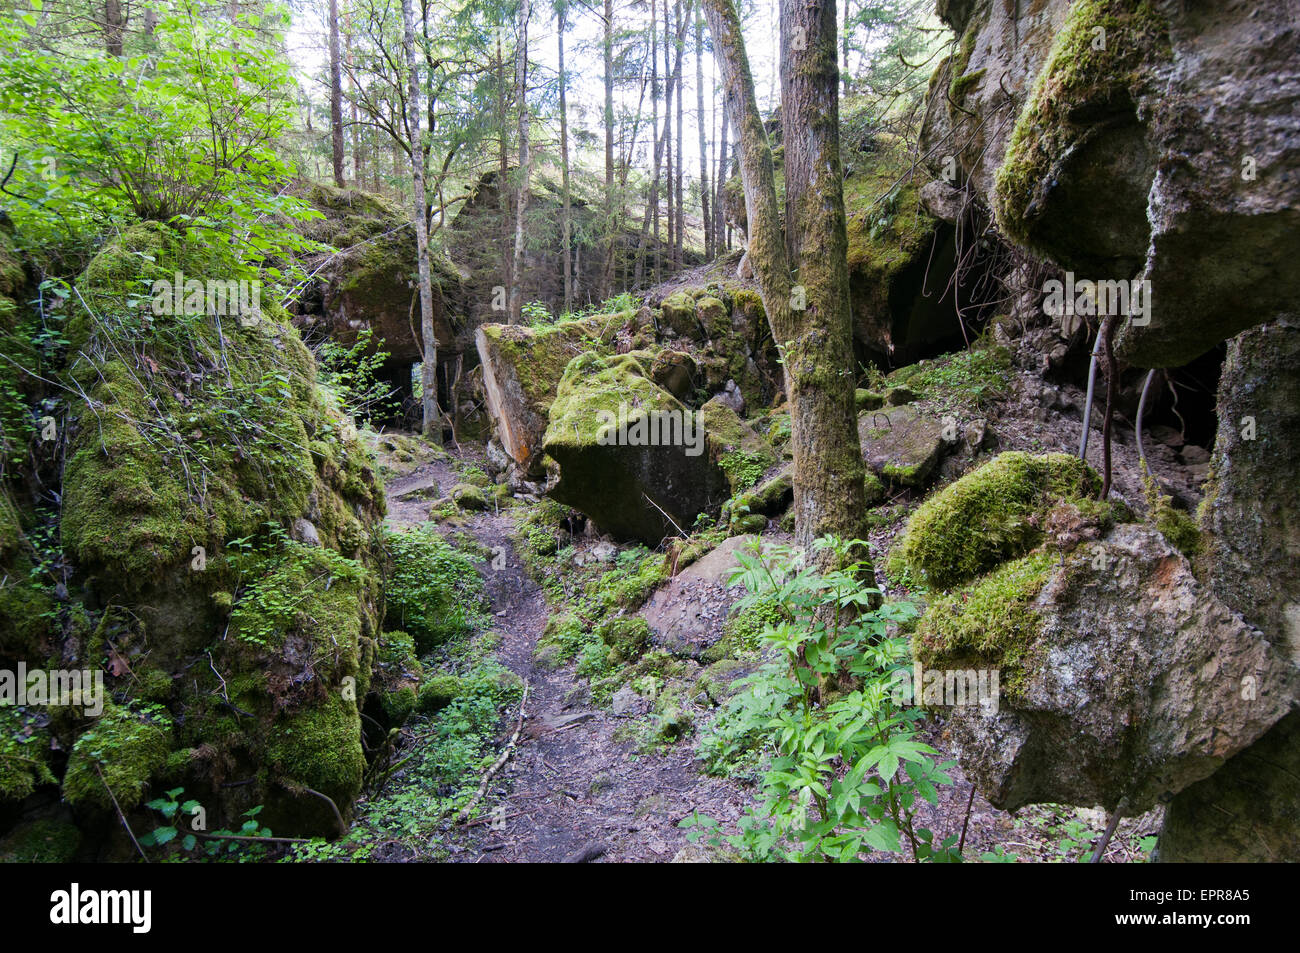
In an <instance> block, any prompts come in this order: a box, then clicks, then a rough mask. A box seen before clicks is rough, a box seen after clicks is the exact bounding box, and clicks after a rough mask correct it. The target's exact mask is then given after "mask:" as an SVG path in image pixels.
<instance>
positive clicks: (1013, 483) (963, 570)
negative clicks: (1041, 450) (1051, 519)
mask: <svg viewBox="0 0 1300 953" xmlns="http://www.w3.org/2000/svg"><path fill="white" fill-rule="evenodd" d="M1099 489H1100V481H1099V479H1098V477H1097V475H1096V473H1095V472H1094V471H1093V470H1092V468H1091V467H1089V466H1088V465H1087V464H1085V463H1083V462H1081V461H1080V460H1079V459H1078V458H1076V457H1073V456H1070V455H1068V454H1064V453H1052V454H1047V455H1045V456H1034V455H1032V454H1028V453H1023V452H1019V451H1013V452H1009V453H1004V454H1001V455H999V456H998V457H997V458H995V459H994V460H992V461H990V462H989V463H986V464H985V465H984V466H982V467H980V468H979V469H977V470H974V471H972V472H971V473H968V474H966V475H965V476H963V477H962V478H961V479H959V480H957V481H956V482H954V483H952V484H951V485H949V486H948V487H946V488H944V489H943V490H942V491H940V492H939V493H936V494H935V495H934V496H932V497H930V499H928V500H926V501H925V502H924V503H922V504H921V506H920V507H919V508H918V509H917V511H916V512H915V513H913V514H912V517H911V519H909V520H908V523H907V527H906V530H905V531H904V536H903V538H902V540H901V541H900V542H899V543H898V544H897V545H896V546H895V548H894V551H893V553H892V554H891V556H890V569H891V574H892V573H900V572H901V571H902V569H903V568H904V567H905V568H906V569H909V570H911V571H912V572H913V573H916V574H919V576H920V578H922V579H924V580H925V581H926V582H928V583H929V584H930V585H933V586H938V587H940V588H947V587H949V586H953V585H956V584H958V583H961V582H964V581H966V580H968V579H971V578H972V577H974V576H976V575H979V574H980V573H982V572H985V571H986V570H988V569H991V568H992V567H994V566H996V565H997V564H998V563H1001V562H1003V561H1005V560H1007V559H1011V558H1014V557H1016V556H1020V555H1022V554H1024V553H1026V552H1028V551H1029V550H1030V549H1033V548H1034V547H1035V546H1037V545H1038V544H1039V543H1040V542H1041V541H1042V539H1043V531H1042V522H1043V519H1044V518H1045V516H1046V514H1047V512H1048V511H1049V510H1051V509H1052V507H1053V506H1055V505H1056V504H1058V503H1061V502H1077V501H1086V500H1087V498H1088V497H1089V496H1092V495H1095V494H1096V493H1097V492H1098V490H1099Z"/></svg>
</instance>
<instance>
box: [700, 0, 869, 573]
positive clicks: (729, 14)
mask: <svg viewBox="0 0 1300 953" xmlns="http://www.w3.org/2000/svg"><path fill="white" fill-rule="evenodd" d="M796 6H797V3H791V2H789V0H783V14H786V13H789V14H790V15H791V19H790V20H789V21H788V22H787V29H786V30H785V31H783V32H784V33H785V36H786V38H785V39H784V40H783V41H782V46H783V60H782V61H783V63H785V64H786V69H787V71H788V72H789V73H790V74H791V75H790V76H789V77H788V78H787V81H786V82H784V83H783V84H782V85H783V97H784V98H785V100H786V104H785V107H784V117H783V121H784V123H785V128H786V129H787V130H796V129H797V130H799V137H800V142H799V144H798V145H797V147H796V149H795V150H794V151H795V152H796V153H797V158H795V159H794V161H793V163H792V161H791V141H792V139H794V138H795V137H793V136H791V135H790V134H789V133H787V135H786V190H787V193H793V194H794V195H795V196H796V199H795V203H794V204H793V205H792V209H793V212H794V214H793V215H792V218H791V221H790V226H791V230H792V231H797V232H798V233H799V234H798V235H797V236H796V241H795V243H794V247H795V249H796V251H797V254H798V256H799V257H798V259H797V260H798V262H799V263H800V264H801V265H802V266H803V270H802V272H801V279H802V282H803V295H802V297H803V299H804V301H803V303H805V304H806V305H807V306H806V307H804V308H795V307H793V306H792V304H799V303H801V302H800V301H799V300H798V298H796V299H795V300H794V301H792V292H793V291H794V290H795V289H794V283H793V282H792V280H791V277H790V274H791V271H790V262H791V259H790V257H789V256H788V255H787V250H786V243H785V239H784V237H783V236H782V233H781V221H780V215H779V213H778V208H777V198H776V184H775V177H774V174H773V166H772V150H771V146H770V144H769V142H768V139H767V133H766V131H765V130H764V128H763V119H762V116H761V115H760V114H759V111H758V103H757V100H756V98H755V94H754V81H753V77H752V75H751V73H750V68H749V60H748V56H747V55H746V52H745V44H744V38H743V37H742V35H741V31H740V19H739V17H738V15H737V13H736V9H735V7H734V5H733V2H732V0H706V2H705V12H706V14H707V15H708V19H709V28H710V30H711V31H712V32H713V44H714V52H715V55H716V57H717V61H718V68H719V70H720V71H721V73H722V77H723V83H724V86H725V89H726V101H727V109H728V112H729V114H730V120H731V125H732V126H733V127H734V128H735V129H736V131H737V137H738V144H737V156H738V157H739V162H740V177H741V181H742V183H743V185H744V189H745V206H746V210H747V213H748V218H749V257H750V261H751V262H752V263H753V266H754V273H755V276H756V277H757V279H758V283H759V292H760V294H761V296H762V298H763V307H764V309H765V310H766V311H767V317H768V322H769V323H770V324H771V327H772V335H773V338H774V340H775V341H776V342H777V343H778V345H779V346H780V347H781V350H782V355H783V358H784V369H785V386H786V393H787V394H788V396H789V398H790V410H791V425H792V431H793V433H792V448H793V451H794V466H795V475H794V494H795V500H794V505H795V540H796V542H797V543H798V544H799V545H801V546H804V547H809V546H810V545H811V543H812V541H813V540H814V539H816V538H817V537H818V536H822V535H824V534H827V533H833V534H836V535H839V536H845V537H849V538H854V537H858V536H861V535H862V530H863V527H864V516H865V513H866V500H865V493H864V487H863V477H864V470H863V462H862V450H861V445H860V443H859V441H858V431H857V421H856V418H855V417H854V411H853V377H852V340H851V336H850V328H849V311H848V264H847V248H848V239H847V237H846V232H845V225H844V197H843V193H842V191H841V185H840V162H839V143H838V131H837V121H838V112H839V108H838V101H837V99H836V93H837V89H836V84H837V83H838V70H837V68H836V63H835V52H836V46H835V12H834V7H833V6H830V7H829V11H828V9H827V4H826V3H825V2H824V0H818V2H812V3H810V5H809V6H808V7H807V8H806V9H805V8H799V9H797V10H796V9H787V8H794V7H796ZM799 27H802V28H803V31H804V32H803V33H802V34H800V36H801V39H802V40H803V41H804V42H801V43H796V44H791V43H790V42H789V38H790V37H791V36H793V35H796V31H797V30H798V28H799ZM792 46H803V47H804V48H803V49H802V50H799V49H793V48H790V47H792Z"/></svg>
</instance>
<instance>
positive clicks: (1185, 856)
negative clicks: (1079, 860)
mask: <svg viewBox="0 0 1300 953" xmlns="http://www.w3.org/2000/svg"><path fill="white" fill-rule="evenodd" d="M1297 857H1300V712H1292V713H1291V714H1290V715H1287V717H1285V718H1283V719H1282V720H1281V721H1279V722H1278V723H1277V724H1276V725H1274V726H1273V728H1272V729H1271V730H1270V731H1269V732H1268V734H1266V735H1264V737H1263V738H1261V739H1260V740H1259V741H1257V742H1255V743H1254V744H1253V745H1251V746H1250V747H1249V748H1247V749H1246V750H1245V751H1242V752H1241V753H1240V754H1238V755H1236V756H1235V757H1233V758H1232V759H1231V760H1229V761H1228V763H1227V764H1225V765H1224V766H1223V767H1222V768H1220V769H1219V770H1218V771H1216V772H1215V773H1214V774H1212V775H1210V776H1209V777H1208V778H1206V779H1205V780H1204V781H1198V782H1197V783H1196V784H1193V785H1192V786H1191V787H1189V788H1187V789H1186V790H1184V791H1183V792H1182V793H1180V794H1178V795H1177V796H1176V797H1175V798H1174V799H1173V800H1172V801H1170V802H1169V807H1168V808H1166V809H1165V822H1164V826H1163V828H1162V829H1161V831H1160V841H1159V844H1158V846H1157V848H1156V854H1155V858H1154V859H1155V860H1156V862H1157V863H1179V864H1188V863H1192V864H1207V863H1209V864H1217V863H1281V862H1287V861H1294V860H1295V859H1296V858H1297Z"/></svg>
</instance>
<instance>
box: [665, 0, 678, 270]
mask: <svg viewBox="0 0 1300 953" xmlns="http://www.w3.org/2000/svg"><path fill="white" fill-rule="evenodd" d="M672 34H673V31H672V24H671V23H670V22H669V20H668V0H664V73H665V74H666V75H667V76H668V83H667V85H666V86H665V87H664V199H665V202H664V205H665V215H664V226H665V228H664V231H665V236H664V237H665V241H666V243H667V249H668V263H669V264H671V263H672V250H673V248H674V246H675V238H676V234H677V216H676V215H675V214H674V213H673V84H674V83H675V82H676V79H677V74H676V73H675V72H673V66H672V63H673V47H672V39H671V37H672Z"/></svg>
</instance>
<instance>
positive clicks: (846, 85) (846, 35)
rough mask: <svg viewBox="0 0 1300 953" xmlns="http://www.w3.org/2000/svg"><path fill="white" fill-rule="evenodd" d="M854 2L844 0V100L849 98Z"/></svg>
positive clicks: (842, 68)
mask: <svg viewBox="0 0 1300 953" xmlns="http://www.w3.org/2000/svg"><path fill="white" fill-rule="evenodd" d="M851 2H852V0H844V30H843V33H842V34H841V36H842V37H843V51H844V64H843V66H842V67H841V70H842V71H843V73H844V98H845V99H847V98H848V96H849V18H850V17H851V16H853V11H852V8H851V7H850V6H849V4H850V3H851Z"/></svg>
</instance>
